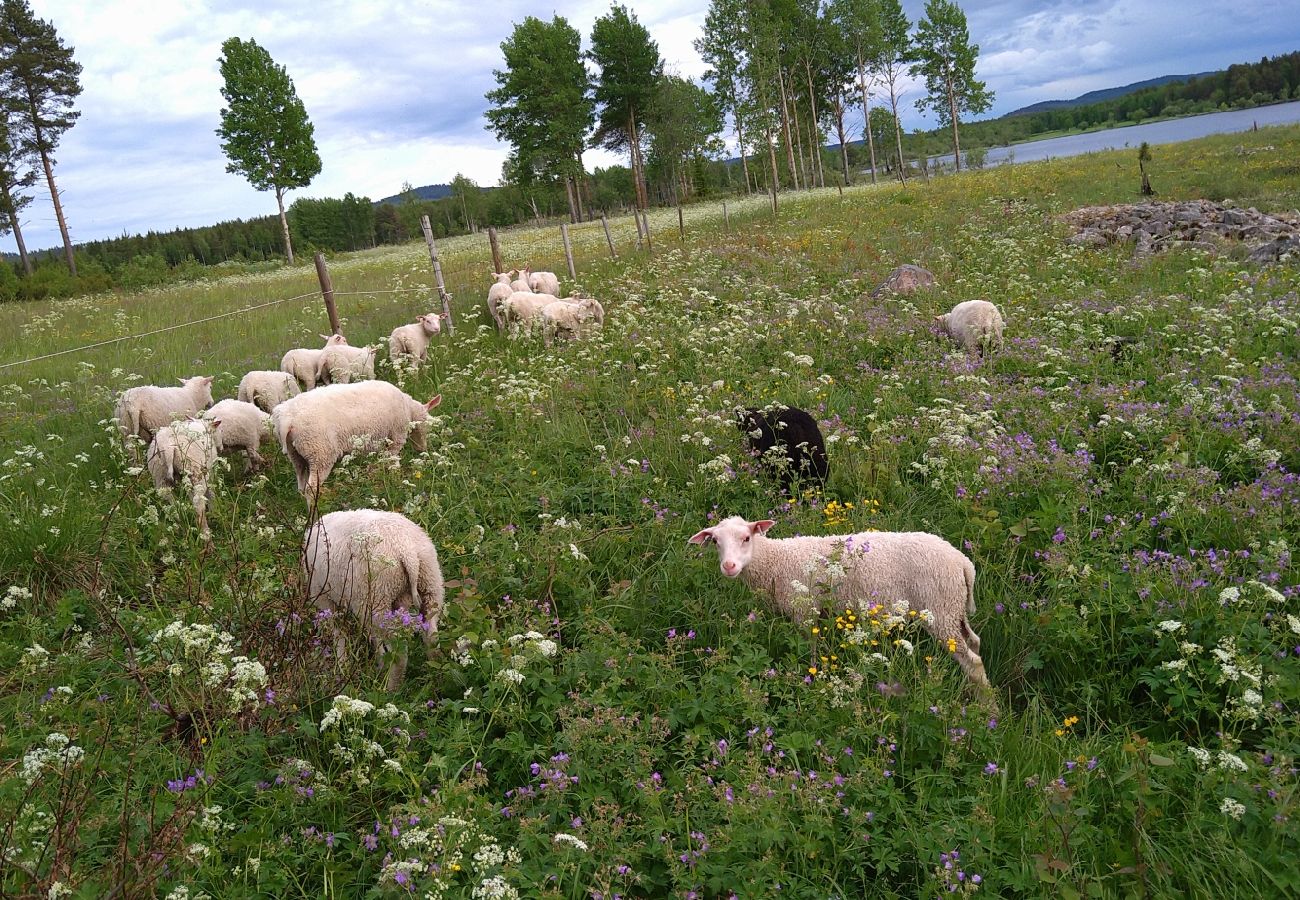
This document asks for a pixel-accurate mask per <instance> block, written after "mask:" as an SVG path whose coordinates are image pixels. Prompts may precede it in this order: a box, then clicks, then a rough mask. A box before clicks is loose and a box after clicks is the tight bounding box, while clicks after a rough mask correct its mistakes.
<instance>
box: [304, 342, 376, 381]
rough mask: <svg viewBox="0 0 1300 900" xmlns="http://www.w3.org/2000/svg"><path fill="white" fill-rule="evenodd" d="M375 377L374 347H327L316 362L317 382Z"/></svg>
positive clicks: (360, 379)
mask: <svg viewBox="0 0 1300 900" xmlns="http://www.w3.org/2000/svg"><path fill="white" fill-rule="evenodd" d="M374 377H375V348H374V347H349V346H347V345H346V344H340V345H338V346H336V347H326V348H325V349H324V350H322V351H321V354H320V359H319V360H318V361H317V363H316V383H317V384H348V383H350V382H353V381H365V380H367V379H371V378H374Z"/></svg>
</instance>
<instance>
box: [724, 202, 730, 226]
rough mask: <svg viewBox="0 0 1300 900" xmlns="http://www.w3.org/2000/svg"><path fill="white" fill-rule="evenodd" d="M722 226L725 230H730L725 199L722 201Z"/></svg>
mask: <svg viewBox="0 0 1300 900" xmlns="http://www.w3.org/2000/svg"><path fill="white" fill-rule="evenodd" d="M722 228H723V230H725V231H730V230H731V215H730V214H729V213H728V212H727V201H726V200H723V201H722Z"/></svg>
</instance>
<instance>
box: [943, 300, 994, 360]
mask: <svg viewBox="0 0 1300 900" xmlns="http://www.w3.org/2000/svg"><path fill="white" fill-rule="evenodd" d="M934 320H935V321H936V322H938V323H939V330H940V331H942V332H943V333H944V334H946V335H948V336H949V337H951V338H952V339H953V340H955V341H956V342H957V343H959V344H961V346H962V348H963V349H964V350H965V351H966V352H967V353H973V352H974V351H976V350H978V351H979V352H980V354H981V355H983V353H984V352H985V349H986V348H989V347H997V348H999V349H1001V347H1002V327H1003V323H1002V313H1000V312H999V311H998V308H997V307H996V306H994V305H993V304H992V303H990V302H989V301H987V300H967V301H965V302H964V303H958V304H957V305H956V306H954V307H953V308H952V312H947V313H944V314H943V315H941V316H935V317H934Z"/></svg>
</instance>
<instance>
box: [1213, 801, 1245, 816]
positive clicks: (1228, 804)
mask: <svg viewBox="0 0 1300 900" xmlns="http://www.w3.org/2000/svg"><path fill="white" fill-rule="evenodd" d="M1219 812H1221V813H1223V814H1224V815H1225V816H1228V817H1229V818H1232V819H1237V820H1240V819H1241V817H1242V816H1243V815H1245V813H1246V807H1245V806H1243V805H1242V804H1241V803H1240V802H1239V801H1237V800H1233V799H1232V798H1231V797H1224V798H1223V802H1222V803H1220V804H1219Z"/></svg>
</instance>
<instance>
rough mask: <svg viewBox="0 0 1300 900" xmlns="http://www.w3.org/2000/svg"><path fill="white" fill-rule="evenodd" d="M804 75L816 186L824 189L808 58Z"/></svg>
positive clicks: (815, 96) (810, 67)
mask: <svg viewBox="0 0 1300 900" xmlns="http://www.w3.org/2000/svg"><path fill="white" fill-rule="evenodd" d="M803 70H804V74H805V75H807V76H808V108H809V109H810V110H811V112H812V119H811V121H809V123H808V124H809V126H810V127H811V129H812V137H813V145H812V151H813V166H814V168H816V170H817V186H818V187H822V188H824V187H826V165H825V163H824V162H823V161H822V129H821V124H820V123H819V121H818V119H817V95H816V94H815V93H814V92H813V80H812V64H811V63H810V62H808V57H806V56H805V57H804V60H803Z"/></svg>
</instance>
